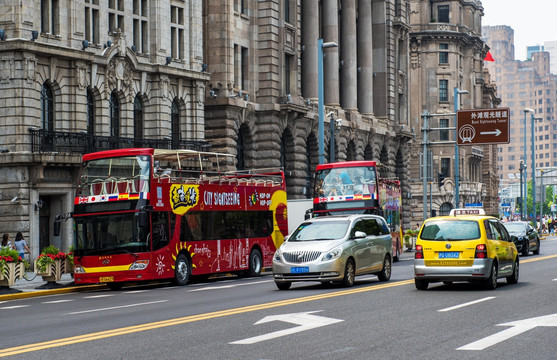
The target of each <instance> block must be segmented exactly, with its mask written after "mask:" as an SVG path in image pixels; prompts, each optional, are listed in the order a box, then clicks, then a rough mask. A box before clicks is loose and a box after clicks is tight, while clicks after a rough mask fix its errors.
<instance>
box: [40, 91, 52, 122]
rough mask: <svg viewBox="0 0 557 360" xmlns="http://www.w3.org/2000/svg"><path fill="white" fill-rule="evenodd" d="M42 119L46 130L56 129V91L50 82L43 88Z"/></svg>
mask: <svg viewBox="0 0 557 360" xmlns="http://www.w3.org/2000/svg"><path fill="white" fill-rule="evenodd" d="M41 120H42V128H43V129H44V130H49V131H53V130H54V91H52V87H51V86H50V84H48V83H44V84H43V87H42V89H41Z"/></svg>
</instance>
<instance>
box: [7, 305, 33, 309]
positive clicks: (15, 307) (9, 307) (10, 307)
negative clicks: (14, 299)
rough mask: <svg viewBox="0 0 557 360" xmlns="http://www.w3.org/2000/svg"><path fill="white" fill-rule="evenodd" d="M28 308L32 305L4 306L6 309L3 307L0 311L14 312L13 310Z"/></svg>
mask: <svg viewBox="0 0 557 360" xmlns="http://www.w3.org/2000/svg"><path fill="white" fill-rule="evenodd" d="M28 306H30V305H14V306H4V307H1V308H0V310H12V309H17V308H24V307H28Z"/></svg>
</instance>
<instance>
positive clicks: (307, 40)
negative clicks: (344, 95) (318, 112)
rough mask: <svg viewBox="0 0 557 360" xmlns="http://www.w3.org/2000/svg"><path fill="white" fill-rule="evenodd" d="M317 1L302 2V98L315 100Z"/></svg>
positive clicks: (317, 28) (316, 95)
mask: <svg viewBox="0 0 557 360" xmlns="http://www.w3.org/2000/svg"><path fill="white" fill-rule="evenodd" d="M318 38H319V0H304V1H302V47H303V48H302V49H303V50H302V96H303V97H304V98H307V99H317V98H318V90H317V39H318Z"/></svg>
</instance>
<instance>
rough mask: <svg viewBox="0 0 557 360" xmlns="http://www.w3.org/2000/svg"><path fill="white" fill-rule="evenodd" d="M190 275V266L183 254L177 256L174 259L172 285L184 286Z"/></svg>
mask: <svg viewBox="0 0 557 360" xmlns="http://www.w3.org/2000/svg"><path fill="white" fill-rule="evenodd" d="M190 275H191V264H190V261H189V259H188V257H187V256H186V255H184V254H180V255H178V257H177V258H176V267H175V268H174V283H175V284H176V285H180V286H182V285H186V284H187V283H188V280H189V278H190Z"/></svg>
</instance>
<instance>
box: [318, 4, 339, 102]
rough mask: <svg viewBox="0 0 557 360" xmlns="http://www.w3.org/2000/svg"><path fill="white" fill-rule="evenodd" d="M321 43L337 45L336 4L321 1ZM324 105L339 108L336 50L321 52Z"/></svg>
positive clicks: (329, 49)
mask: <svg viewBox="0 0 557 360" xmlns="http://www.w3.org/2000/svg"><path fill="white" fill-rule="evenodd" d="M322 4H323V11H322V12H323V42H324V43H326V42H335V43H337V44H338V2H337V0H323V1H322ZM339 45H340V44H339ZM323 53H324V60H323V73H324V87H325V104H326V105H329V106H339V105H340V102H339V75H338V48H328V49H324V50H323Z"/></svg>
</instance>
